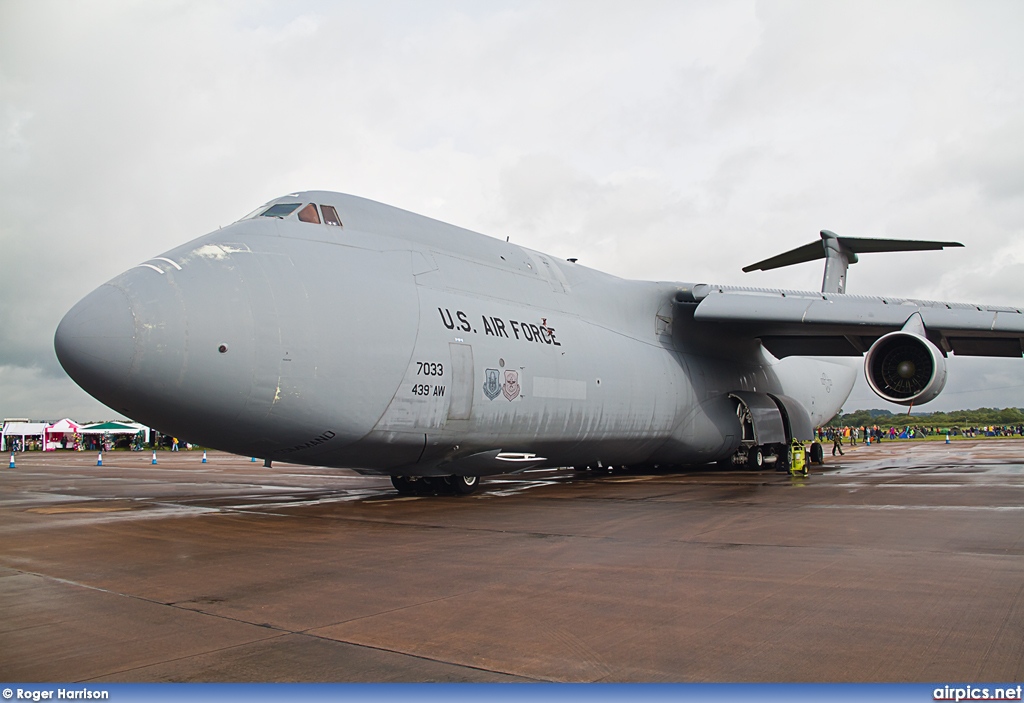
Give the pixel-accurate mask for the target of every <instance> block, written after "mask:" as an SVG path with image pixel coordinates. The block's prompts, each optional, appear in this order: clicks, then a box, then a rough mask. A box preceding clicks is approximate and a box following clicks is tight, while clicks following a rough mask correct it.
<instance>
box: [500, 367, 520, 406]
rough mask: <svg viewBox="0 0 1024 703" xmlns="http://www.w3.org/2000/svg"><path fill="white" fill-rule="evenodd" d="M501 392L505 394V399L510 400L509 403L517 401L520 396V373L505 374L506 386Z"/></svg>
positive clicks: (510, 372) (509, 372)
mask: <svg viewBox="0 0 1024 703" xmlns="http://www.w3.org/2000/svg"><path fill="white" fill-rule="evenodd" d="M501 392H502V393H504V394H505V397H506V398H508V399H509V402H511V401H513V400H515V399H516V398H517V397H518V396H519V372H518V371H506V372H505V385H503V386H502V387H501Z"/></svg>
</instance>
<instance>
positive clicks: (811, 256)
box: [743, 229, 963, 293]
mask: <svg viewBox="0 0 1024 703" xmlns="http://www.w3.org/2000/svg"><path fill="white" fill-rule="evenodd" d="M962 246H963V244H961V243H960V242H934V241H927V240H921V239H867V238H858V237H840V236H839V235H838V234H836V233H835V232H830V231H829V230H827V229H823V230H821V241H820V242H811V243H810V244H804V245H803V246H802V247H797V248H796V249H790V250H789V251H787V252H784V253H782V254H779V255H777V256H773V257H771V258H769V259H765V260H764V261H758V262H757V263H756V264H751V265H750V266H746V267H744V269H743V272H744V273H750V272H751V271H769V270H771V269H777V268H782V267H783V266H792V265H793V264H802V263H804V262H807V261H815V260H817V259H824V260H825V276H824V278H823V279H822V281H821V292H822V293H845V292H846V270H847V269H848V268H849V267H850V264H855V263H857V261H858V257H857V255H858V254H870V253H877V252H892V251H935V250H938V249H943V248H945V247H962Z"/></svg>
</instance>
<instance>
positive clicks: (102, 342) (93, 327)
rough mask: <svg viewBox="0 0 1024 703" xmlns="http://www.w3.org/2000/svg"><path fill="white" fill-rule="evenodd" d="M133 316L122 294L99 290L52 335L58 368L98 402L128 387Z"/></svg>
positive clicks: (110, 288)
mask: <svg viewBox="0 0 1024 703" xmlns="http://www.w3.org/2000/svg"><path fill="white" fill-rule="evenodd" d="M135 338H136V330H135V315H134V313H133V311H132V306H131V303H130V302H129V300H128V296H127V295H125V293H124V291H122V290H121V289H120V288H117V287H116V286H113V285H110V284H106V285H103V286H100V287H99V288H97V289H96V290H94V291H93V292H92V293H90V294H89V295H87V296H86V297H85V298H83V299H82V300H81V301H79V303H78V304H77V305H75V306H74V307H73V308H71V310H70V311H68V314H67V315H65V316H64V319H63V320H61V322H60V324H59V325H58V326H57V332H56V333H55V335H54V340H53V346H54V350H55V351H56V352H57V359H58V360H59V361H60V364H61V366H63V367H64V370H65V371H66V372H67V373H68V375H69V376H71V378H73V379H74V380H75V382H76V383H78V385H80V386H81V387H82V388H84V389H85V390H86V391H88V392H89V393H91V394H92V395H94V396H97V397H99V398H101V399H105V398H110V397H111V396H112V395H116V394H117V392H118V391H120V390H122V389H123V388H124V386H125V385H126V384H127V381H128V376H129V373H130V371H131V369H132V365H133V363H134V361H135Z"/></svg>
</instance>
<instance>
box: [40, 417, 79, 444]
mask: <svg viewBox="0 0 1024 703" xmlns="http://www.w3.org/2000/svg"><path fill="white" fill-rule="evenodd" d="M80 429H81V426H80V425H79V424H78V423H77V422H73V421H71V420H69V419H68V418H64V419H63V420H61V421H60V422H55V423H53V424H52V425H48V426H47V427H46V429H44V430H43V451H48V452H49V451H53V450H54V449H56V448H57V447H58V445H59V444H60V440H61V438H62V437H64V436H65V435H71V434H75V433H76V432H78V431H79V430H80ZM68 439H70V437H69V438H68Z"/></svg>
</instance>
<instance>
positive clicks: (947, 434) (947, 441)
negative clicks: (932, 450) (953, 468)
mask: <svg viewBox="0 0 1024 703" xmlns="http://www.w3.org/2000/svg"><path fill="white" fill-rule="evenodd" d="M946 444H949V433H948V432H947V433H946Z"/></svg>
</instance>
